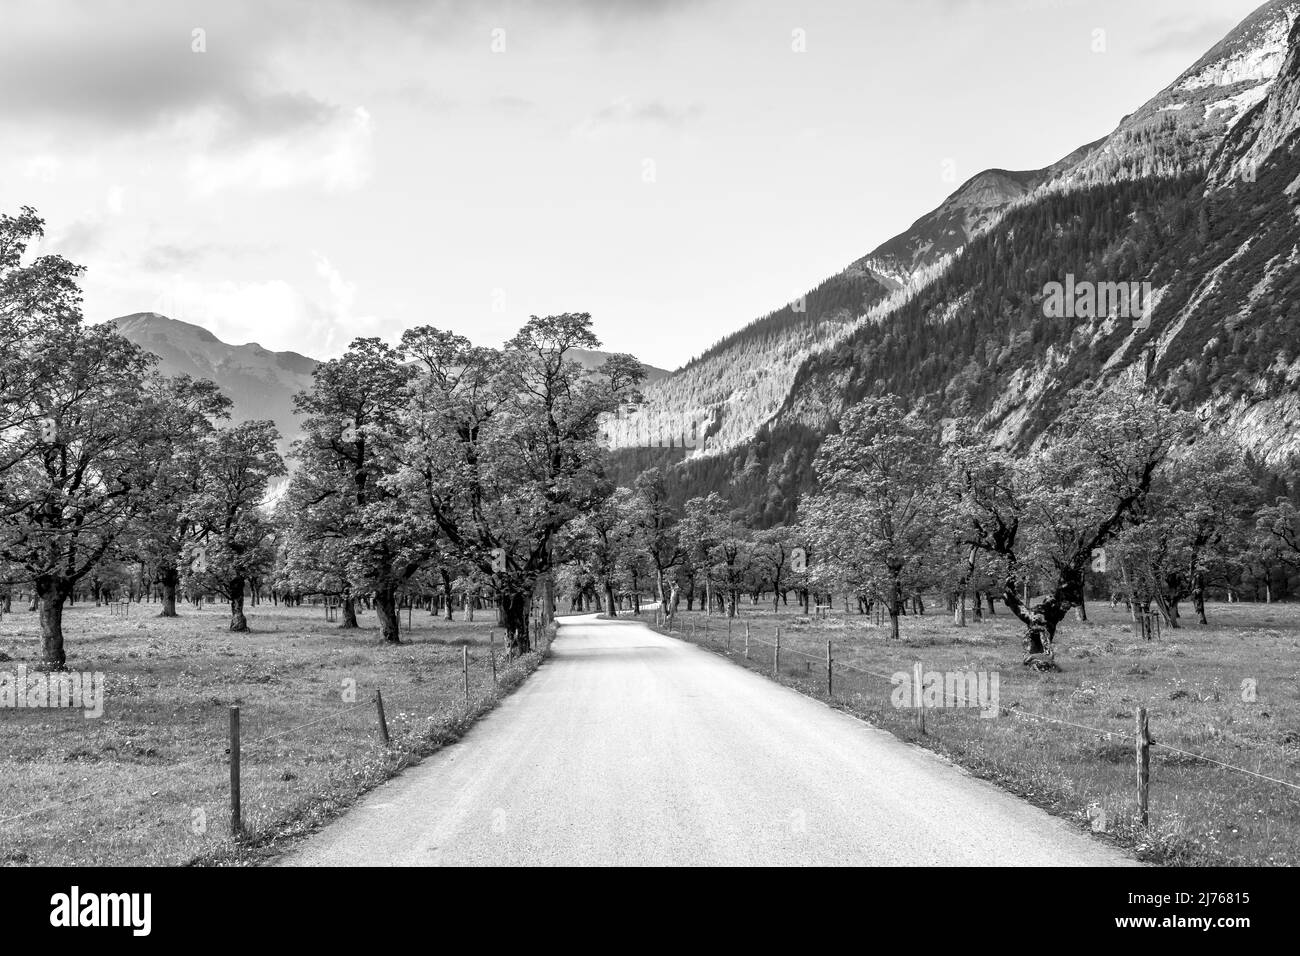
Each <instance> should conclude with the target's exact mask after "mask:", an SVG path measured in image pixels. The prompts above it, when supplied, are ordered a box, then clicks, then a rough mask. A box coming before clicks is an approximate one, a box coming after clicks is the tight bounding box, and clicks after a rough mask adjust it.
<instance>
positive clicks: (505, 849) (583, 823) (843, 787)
mask: <svg viewBox="0 0 1300 956" xmlns="http://www.w3.org/2000/svg"><path fill="white" fill-rule="evenodd" d="M553 654H554V656H553V658H552V659H551V660H550V661H548V662H546V663H545V664H544V665H543V666H542V667H541V668H540V669H539V670H538V671H537V672H536V673H535V674H534V675H533V676H532V677H530V678H529V679H528V681H527V682H526V683H525V684H524V686H523V687H521V688H520V689H519V690H518V691H516V692H515V693H514V694H513V695H512V696H511V697H509V698H507V699H506V700H505V701H504V702H503V703H502V705H501V706H500V707H499V708H498V709H497V710H495V711H494V712H492V713H491V714H489V715H488V716H487V717H486V718H484V719H483V720H482V721H480V722H479V723H478V724H477V725H476V726H474V727H473V728H472V729H471V730H470V731H469V733H468V734H467V735H466V736H465V737H464V739H463V740H461V741H460V742H459V743H457V744H454V745H452V746H451V747H448V748H446V749H444V750H442V751H440V752H439V753H437V754H435V755H433V756H432V757H430V758H429V759H427V760H425V761H424V762H423V763H421V764H420V765H418V766H416V767H414V768H412V769H410V770H407V771H405V772H404V773H402V774H401V775H400V776H398V777H396V778H395V779H393V780H391V781H389V782H388V783H386V784H384V785H383V786H381V787H379V788H377V789H376V790H374V791H372V792H371V793H370V794H368V795H367V796H366V797H365V798H363V799H362V800H361V801H360V802H359V803H358V804H357V806H356V807H354V808H353V809H352V810H351V811H349V812H348V813H347V814H346V815H345V816H343V817H342V818H341V819H340V820H338V821H337V822H335V823H334V824H331V825H330V826H328V827H326V828H325V829H324V830H322V831H321V832H320V833H318V834H316V835H314V836H312V837H310V838H309V839H307V840H306V841H305V842H304V843H303V844H301V845H300V847H299V849H298V850H296V851H295V852H293V853H291V854H289V855H287V856H286V857H284V858H282V860H281V861H280V862H281V864H283V865H298V866H314V865H324V866H347V865H354V864H364V865H385V864H389V865H414V866H422V865H475V864H483V865H545V866H550V865H579V864H594V865H601V864H610V865H637V864H650V865H710V864H725V865H750V864H754V865H784V864H828V865H834V864H866V865H917V866H925V865H934V864H953V865H973V866H1034V865H1069V864H1078V865H1126V864H1127V865H1132V864H1133V861H1132V860H1131V859H1129V858H1127V857H1126V856H1124V855H1123V854H1121V853H1120V852H1118V851H1117V850H1115V849H1113V848H1111V847H1109V846H1107V845H1105V844H1103V843H1102V842H1100V841H1099V840H1095V839H1093V838H1091V837H1089V836H1088V835H1087V834H1084V833H1082V832H1080V831H1077V830H1075V829H1074V828H1072V827H1071V826H1069V825H1068V824H1067V823H1065V822H1064V821H1062V820H1060V819H1057V818H1055V817H1052V816H1050V815H1049V814H1047V813H1045V812H1043V811H1042V810H1039V809H1038V808H1036V807H1034V806H1032V805H1030V804H1028V803H1025V802H1023V801H1021V800H1018V799H1016V798H1015V797H1013V796H1011V795H1009V794H1007V793H1005V792H1003V791H1001V790H998V789H997V788H996V787H994V786H992V785H991V784H988V783H985V782H983V781H981V780H977V779H975V778H973V777H971V776H969V775H967V774H965V773H963V772H962V771H960V770H959V769H957V768H956V767H954V766H953V765H951V764H950V763H948V762H946V761H945V760H943V759H942V758H939V757H937V756H935V755H933V754H931V753H929V752H927V751H925V750H922V749H920V748H917V747H913V746H910V745H908V744H905V743H903V742H901V741H899V740H898V739H897V738H895V737H893V736H892V735H890V734H888V733H886V732H885V731H882V730H878V729H876V728H873V727H871V726H870V725H868V724H865V723H863V722H861V721H859V720H856V719H855V718H853V717H850V716H848V715H846V714H843V713H840V712H838V711H835V710H832V709H831V708H829V707H826V706H825V705H824V704H821V703H819V702H817V701H815V700H811V699H809V698H807V697H804V696H802V695H800V694H798V693H796V692H795V691H792V690H790V689H788V688H785V687H781V686H780V685H778V684H775V683H772V682H771V681H769V680H767V679H766V678H764V677H761V676H759V675H758V674H755V673H752V672H750V671H748V670H745V669H744V668H742V667H738V666H736V665H735V664H732V663H730V662H728V661H726V660H725V659H723V658H721V657H718V656H716V655H714V654H710V653H708V652H707V651H704V650H701V649H700V648H698V647H694V646H692V645H690V644H687V643H684V642H682V641H678V640H674V639H672V638H669V637H664V636H663V635H660V634H658V633H656V632H654V631H652V630H650V629H649V628H648V627H645V626H644V625H642V624H636V623H632V622H624V621H601V620H597V619H596V618H595V617H594V616H583V617H575V618H569V619H568V620H567V621H563V622H562V623H561V627H560V633H559V636H558V638H557V639H556V641H555V643H554V645H553Z"/></svg>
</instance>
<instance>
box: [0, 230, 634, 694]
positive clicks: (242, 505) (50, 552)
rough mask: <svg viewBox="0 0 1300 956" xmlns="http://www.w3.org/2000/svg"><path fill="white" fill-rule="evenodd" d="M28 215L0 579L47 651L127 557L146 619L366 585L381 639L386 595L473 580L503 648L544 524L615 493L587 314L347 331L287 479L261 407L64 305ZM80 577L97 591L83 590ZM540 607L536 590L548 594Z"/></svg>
mask: <svg viewBox="0 0 1300 956" xmlns="http://www.w3.org/2000/svg"><path fill="white" fill-rule="evenodd" d="M43 227H44V223H43V222H42V220H41V219H40V218H39V217H38V216H37V214H36V213H35V211H34V210H32V209H30V208H24V209H22V210H21V211H20V213H19V214H18V215H17V216H8V215H5V216H0V591H2V592H3V596H4V598H5V600H9V599H10V597H11V595H12V592H13V590H14V589H15V588H23V589H30V591H31V592H32V594H33V595H34V603H35V606H36V607H37V608H38V609H39V612H40V624H41V634H42V659H43V663H44V666H47V667H50V668H62V667H63V666H64V664H65V661H66V654H65V651H64V635H63V609H64V607H65V605H66V603H67V601H68V600H69V598H70V597H71V596H72V595H73V594H74V593H75V592H77V591H78V590H79V589H80V588H82V587H84V586H85V584H86V582H87V581H94V582H99V581H102V580H109V579H112V578H114V577H117V578H119V579H120V578H121V577H122V575H121V574H120V573H118V571H117V570H116V569H119V568H120V567H121V566H123V565H124V564H132V565H134V566H136V567H138V568H140V569H141V575H142V576H143V577H144V578H146V579H148V580H150V581H152V582H155V583H156V585H157V586H158V587H159V589H160V590H161V593H162V596H163V610H162V613H163V614H164V615H169V616H170V615H175V614H176V613H177V610H176V605H177V595H178V592H184V593H185V594H187V595H189V596H194V595H203V594H209V595H211V594H217V595H221V596H222V597H224V598H225V599H226V600H228V601H229V604H230V612H231V621H230V627H231V630H233V631H243V630H247V628H248V622H247V619H246V617H245V614H244V600H245V593H246V590H247V589H248V587H249V586H250V585H253V586H257V585H258V584H259V582H264V581H267V580H273V581H274V585H273V587H274V589H275V591H276V593H278V594H283V595H285V596H286V597H291V598H294V599H301V597H302V596H304V595H327V596H333V595H337V596H338V597H339V598H340V599H341V601H342V603H343V606H344V621H343V625H344V626H345V627H346V626H356V615H355V606H356V602H357V600H358V597H359V596H360V595H365V596H366V599H367V601H369V602H370V603H372V604H373V607H374V608H375V611H376V613H377V616H378V619H379V622H380V630H381V633H382V636H383V639H384V640H386V641H390V642H397V641H398V640H399V634H398V621H397V611H396V608H397V595H398V593H399V591H403V590H405V591H406V592H408V593H409V592H410V590H411V589H412V588H417V589H423V590H428V589H430V588H432V587H433V586H435V585H436V582H437V581H438V580H439V579H441V581H442V582H443V583H444V585H446V586H447V588H448V590H450V579H451V577H452V576H453V575H454V576H455V577H456V578H464V579H472V580H473V581H474V583H475V587H479V588H482V589H484V590H486V591H488V592H490V593H491V594H493V595H494V596H495V598H496V603H497V606H498V608H499V614H500V618H501V622H502V624H503V625H504V627H505V631H506V639H507V642H508V644H509V646H510V648H511V650H512V651H514V652H516V653H520V652H524V651H527V650H528V649H529V647H530V635H529V626H528V624H529V621H528V618H529V611H530V606H531V604H532V601H533V597H534V592H535V591H537V589H538V587H539V584H544V583H545V582H547V581H549V576H550V573H551V570H552V562H553V556H554V543H555V539H556V537H557V535H558V534H560V532H562V531H563V530H564V529H565V528H566V527H567V526H568V525H569V524H570V523H571V522H573V521H574V520H575V518H577V517H578V516H580V515H586V514H594V513H597V512H598V511H599V510H600V509H601V508H602V507H604V506H605V503H606V502H607V501H608V500H609V497H610V495H611V494H612V492H613V491H614V489H613V488H612V487H611V486H610V485H609V483H608V482H607V481H606V480H605V478H604V474H603V469H602V460H603V459H602V455H603V452H602V451H601V449H600V447H599V444H598V437H599V431H598V424H599V418H600V416H601V415H602V414H604V413H606V412H608V411H612V410H613V409H614V408H615V407H616V406H617V405H618V404H619V403H620V402H626V401H629V400H635V399H636V398H637V397H638V396H637V386H638V385H639V383H640V381H641V379H642V377H643V374H644V373H643V370H642V368H641V366H640V364H639V363H638V362H637V361H636V360H635V359H633V358H632V357H631V356H627V355H615V356H612V357H610V358H609V359H608V360H607V361H606V362H605V364H604V366H603V367H602V368H601V369H599V370H597V371H596V372H594V373H588V372H584V371H583V370H582V369H581V368H580V366H579V365H578V363H576V362H575V361H573V356H572V350H573V349H578V348H581V349H594V348H597V347H599V345H600V343H599V341H598V340H597V338H596V337H595V335H594V334H593V333H592V331H591V318H590V316H589V315H587V314H585V313H569V314H564V315H557V316H548V317H545V318H538V317H533V318H532V319H530V320H529V322H528V323H527V324H526V325H525V326H524V328H523V329H521V330H520V331H519V333H518V334H517V335H515V336H514V337H513V338H512V339H511V340H510V341H509V342H508V343H506V345H505V346H504V347H503V348H502V349H488V348H482V347H476V346H474V345H472V344H471V343H470V342H469V341H468V340H467V339H465V338H463V337H461V336H458V335H454V334H451V333H449V332H444V331H441V330H438V329H435V328H432V327H424V328H417V329H411V330H408V331H407V332H406V333H405V334H404V335H403V336H402V340H401V343H400V344H399V345H397V346H395V347H394V346H389V345H386V344H384V343H382V342H380V341H379V340H377V339H358V340H357V341H355V342H354V343H353V344H352V346H351V347H350V348H349V349H348V351H347V352H346V354H344V355H343V356H341V357H340V358H337V359H334V360H332V361H329V362H326V363H323V364H322V365H321V366H319V367H318V369H317V370H316V373H315V378H314V382H313V387H312V388H311V389H310V390H309V391H308V392H307V393H305V394H303V395H300V396H297V398H296V403H297V411H298V413H299V414H300V415H301V416H302V421H303V436H304V437H303V438H302V439H301V440H300V441H298V442H296V443H295V445H294V448H293V450H292V452H291V454H290V457H291V462H290V465H292V475H291V477H289V478H288V480H287V483H286V482H285V481H284V480H283V479H284V476H285V475H286V474H287V473H288V472H289V470H290V469H289V468H286V463H285V462H284V461H283V460H282V459H281V456H280V454H279V452H278V450H277V447H278V442H279V439H280V436H279V435H278V434H277V432H276V429H275V426H274V424H273V423H271V422H269V421H250V422H242V423H238V424H231V423H230V422H229V411H230V402H229V400H228V399H227V398H226V397H225V396H223V395H221V394H220V392H219V391H218V389H217V388H216V386H214V385H213V384H212V383H210V382H196V381H193V380H191V379H189V378H187V377H184V376H181V377H173V378H169V377H165V376H162V375H161V374H159V373H158V372H157V370H156V368H155V365H156V359H155V358H154V357H153V356H151V355H149V354H148V353H146V352H144V351H143V350H141V349H140V348H138V347H137V346H135V345H134V344H132V343H131V342H129V341H127V340H126V339H125V338H123V337H122V336H120V335H118V334H117V333H116V331H115V330H114V328H113V327H112V326H111V325H110V324H102V325H89V324H87V323H86V322H85V321H84V320H83V317H82V313H81V296H80V291H79V285H78V283H79V279H80V275H81V271H82V270H81V268H80V267H78V266H76V265H74V264H73V263H71V262H69V261H67V260H66V259H64V258H62V257H60V256H57V255H33V254H31V251H30V250H31V249H32V247H34V245H35V244H36V243H37V242H38V241H39V240H40V238H41V236H42V235H43ZM93 587H94V589H95V590H96V591H98V588H99V584H98V583H96V584H94V586H93ZM547 597H548V601H547V602H546V603H547V604H548V605H549V595H547Z"/></svg>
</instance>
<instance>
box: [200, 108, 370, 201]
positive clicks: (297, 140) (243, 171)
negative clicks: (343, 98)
mask: <svg viewBox="0 0 1300 956" xmlns="http://www.w3.org/2000/svg"><path fill="white" fill-rule="evenodd" d="M372 138H373V137H372V123H371V118H370V113H369V112H367V111H366V110H365V109H364V108H362V107H357V108H356V109H355V110H353V111H352V112H351V113H340V115H339V117H338V118H337V119H336V120H333V121H331V122H329V123H326V124H323V125H321V126H319V127H315V128H299V129H296V130H294V131H292V132H286V133H284V134H282V135H280V136H269V137H265V138H261V139H257V140H254V141H252V142H248V143H241V144H233V145H225V144H223V143H221V142H219V141H214V140H215V139H216V138H215V137H210V138H209V139H208V143H209V148H207V149H204V151H203V152H199V153H195V154H193V155H191V157H190V159H189V163H188V166H187V170H186V174H187V178H188V180H189V185H190V188H191V190H192V191H193V192H194V193H195V194H197V195H199V196H211V195H212V194H214V193H217V192H220V191H222V190H225V189H230V188H239V187H243V188H251V189H285V188H292V187H298V186H317V187H321V188H324V189H327V190H346V189H356V188H357V187H359V186H361V185H362V184H363V183H365V182H366V180H367V179H369V178H370V171H371V148H372Z"/></svg>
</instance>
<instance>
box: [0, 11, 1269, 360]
mask: <svg viewBox="0 0 1300 956" xmlns="http://www.w3.org/2000/svg"><path fill="white" fill-rule="evenodd" d="M1257 5H1258V4H1257V3H1256V2H1255V0H1142V2H1140V3H1136V2H1133V0H985V2H981V0H870V2H865V0H861V2H854V0H700V2H686V0H680V2H678V0H643V2H617V0H553V2H547V3H541V2H526V0H486V2H484V0H477V2H475V0H443V2H434V3H428V2H417V0H386V2H377V0H366V2H361V0H313V2H309V3H308V2H301V3H300V2H284V0H280V2H276V3H274V4H269V3H266V4H263V3H244V2H234V0H158V2H144V0H130V2H126V0H94V2H90V0H87V2H84V3H70V2H51V0H39V2H31V3H26V2H23V0H6V3H5V24H4V29H3V31H2V32H0V136H2V137H3V142H4V146H5V148H4V150H3V157H2V158H0V208H2V209H3V210H4V211H6V212H10V213H12V212H15V211H16V210H17V208H18V206H20V205H23V204H27V205H33V206H35V207H36V208H37V209H38V210H39V211H40V212H41V214H42V215H43V216H44V217H45V219H46V220H47V227H48V232H49V239H48V241H47V243H46V249H47V251H58V252H62V253H63V254H65V255H67V256H69V257H70V258H72V259H74V260H76V261H79V262H81V263H83V264H85V265H86V266H87V267H88V270H89V271H88V273H87V275H86V279H85V291H86V314H87V316H88V317H89V318H90V319H91V320H94V321H98V320H101V319H107V318H111V317H113V316H116V315H121V314H124V313H128V312H138V311H148V310H153V311H160V312H164V313H166V314H169V315H172V316H173V317H176V318H183V319H186V320H188V321H191V322H195V323H198V324H200V325H204V326H206V327H208V328H210V329H211V330H212V331H213V332H215V333H216V334H217V335H218V336H220V337H221V338H223V339H225V340H227V341H232V342H237V343H240V342H246V341H256V342H259V343H261V344H262V345H264V346H266V347H268V348H274V349H293V350H296V351H300V352H304V353H306V354H309V355H313V356H317V357H329V356H331V355H335V354H337V353H338V352H340V351H341V350H342V349H343V348H344V347H345V346H346V344H347V342H348V341H349V340H350V339H351V338H352V337H353V336H356V335H381V336H384V337H387V338H395V337H396V335H397V334H398V333H399V332H400V330H401V329H402V328H404V327H406V326H409V325H414V324H424V323H430V324H433V325H437V326H440V327H445V328H452V329H455V330H457V331H460V332H463V333H465V334H467V335H469V336H470V337H471V338H473V339H474V340H475V341H476V342H478V343H480V344H484V345H497V344H500V342H501V341H502V340H503V339H504V338H506V337H507V336H508V335H509V334H510V333H511V332H513V331H514V329H516V328H517V327H518V326H519V325H520V324H521V323H522V322H523V321H524V320H525V319H526V318H527V317H528V315H530V314H534V313H536V314H546V313H553V312H564V311H587V312H591V313H592V315H593V316H594V318H595V323H596V328H597V331H598V333H599V334H600V336H601V338H602V339H603V340H604V342H605V346H606V347H607V348H610V349H614V350H618V351H630V352H633V353H635V354H636V355H638V356H639V357H641V358H642V359H643V360H645V361H647V362H650V363H653V364H656V365H661V366H665V367H670V368H671V367H676V366H677V365H679V364H681V363H682V362H684V361H685V360H686V359H687V358H689V357H690V356H691V355H692V354H695V353H698V352H700V351H702V350H703V349H704V348H706V347H707V346H708V345H709V344H710V343H712V342H713V341H714V340H716V339H718V338H720V337H721V336H723V335H725V334H726V333H728V332H731V331H733V330H735V329H736V328H738V327H740V326H742V325H744V324H745V323H746V322H748V321H750V320H752V319H754V318H756V317H758V316H760V315H762V314H764V313H766V312H769V311H771V310H772V309H774V308H776V307H779V306H780V304H781V303H783V302H786V301H789V300H790V299H792V298H794V297H796V296H797V295H799V294H800V293H802V292H803V291H805V290H806V289H808V288H809V287H810V286H812V285H814V284H816V283H817V282H819V281H820V280H822V279H824V278H825V277H827V276H828V275H830V274H832V273H834V272H836V271H837V270H839V269H841V268H842V267H843V266H845V265H846V264H847V263H849V262H850V261H852V260H853V259H855V258H857V257H858V256H861V255H863V254H864V253H866V252H867V251H869V250H870V249H871V248H872V247H874V246H875V245H877V244H879V243H880V242H882V241H883V240H885V239H887V238H889V237H890V236H892V235H894V234H895V233H897V232H900V231H901V230H903V229H905V228H906V227H907V226H908V225H909V224H910V223H911V222H912V221H913V220H915V219H916V218H917V217H918V216H920V215H922V214H923V213H924V212H926V211H927V210H929V209H931V208H933V207H934V206H935V205H937V204H938V203H939V202H940V201H941V200H942V198H943V197H944V196H945V195H946V194H947V193H949V192H951V191H952V190H953V188H954V186H955V184H954V183H953V182H951V181H948V180H946V179H945V176H944V173H945V170H946V169H954V170H955V175H956V179H957V180H958V181H960V180H964V179H966V178H967V177H969V176H971V175H973V174H974V173H976V172H978V171H980V170H981V169H985V168H988V167H992V166H1000V167H1004V168H1012V169H1028V168H1037V167H1041V166H1045V165H1047V164H1049V163H1051V162H1053V161H1055V160H1056V159H1059V158H1060V157H1061V156H1063V155H1065V154H1066V153H1068V152H1070V151H1071V150H1073V149H1074V148H1076V147H1077V146H1080V145H1082V144H1083V143H1085V142H1088V141H1090V140H1092V139H1095V138H1097V137H1099V136H1102V135H1104V134H1105V133H1107V132H1109V131H1110V130H1111V129H1113V128H1114V126H1115V124H1116V123H1117V122H1118V121H1119V119H1120V117H1121V116H1122V115H1123V114H1125V113H1127V112H1130V111H1131V110H1133V109H1135V108H1136V107H1137V106H1139V105H1140V104H1141V103H1142V102H1143V101H1144V100H1146V99H1147V98H1148V97H1150V96H1151V95H1152V94H1154V93H1155V92H1157V91H1158V90H1159V89H1160V88H1162V87H1163V86H1165V85H1166V84H1168V83H1169V82H1170V81H1172V80H1173V79H1174V77H1175V76H1177V74H1178V73H1180V72H1181V71H1182V70H1183V69H1185V68H1186V67H1187V66H1189V65H1191V63H1192V62H1193V61H1194V60H1195V59H1196V58H1197V57H1198V56H1199V55H1200V54H1201V53H1203V52H1205V50H1207V49H1208V48H1209V47H1210V46H1212V45H1213V44H1214V42H1215V41H1216V40H1217V39H1219V38H1220V37H1221V36H1222V35H1223V34H1224V33H1226V32H1227V31H1228V30H1229V29H1231V27H1232V26H1233V25H1234V24H1235V23H1237V22H1238V21H1240V20H1241V19H1242V18H1243V17H1245V16H1246V14H1247V13H1249V12H1250V10H1251V9H1253V8H1254V7H1255V6H1257ZM196 29H198V30H202V31H203V33H202V34H200V35H199V40H200V41H202V42H199V41H196V39H195V36H196V35H195V30H196ZM1099 29H1100V30H1104V31H1105V52H1100V53H1099V52H1094V51H1093V46H1094V37H1095V36H1096V34H1095V33H1094V31H1096V30H1099ZM195 46H205V47H206V52H195V51H194V47H195ZM799 46H802V47H803V51H802V52H799V51H797V50H796V47H799Z"/></svg>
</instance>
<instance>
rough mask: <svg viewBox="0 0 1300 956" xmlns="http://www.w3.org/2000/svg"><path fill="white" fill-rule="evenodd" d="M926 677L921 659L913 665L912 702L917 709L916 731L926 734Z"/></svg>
mask: <svg viewBox="0 0 1300 956" xmlns="http://www.w3.org/2000/svg"><path fill="white" fill-rule="evenodd" d="M924 678H925V670H924V668H923V667H922V665H921V662H920V661H917V662H916V663H915V664H913V665H912V703H913V704H914V705H915V710H916V732H917V733H918V734H922V735H924V734H925V695H924V694H923V693H922V686H923V683H924Z"/></svg>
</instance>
